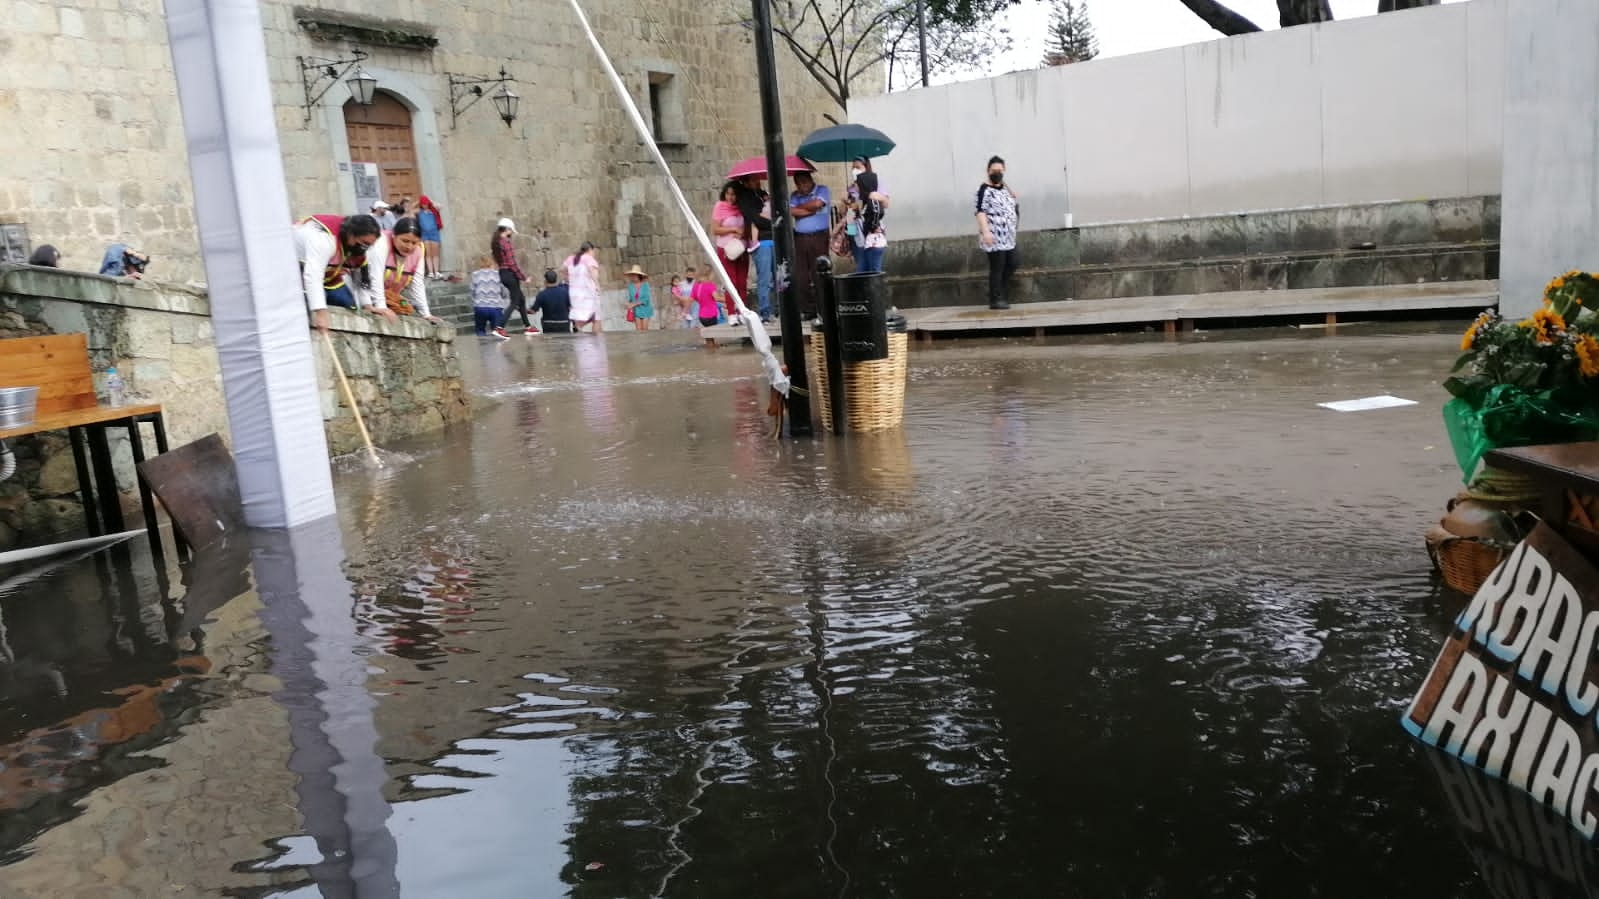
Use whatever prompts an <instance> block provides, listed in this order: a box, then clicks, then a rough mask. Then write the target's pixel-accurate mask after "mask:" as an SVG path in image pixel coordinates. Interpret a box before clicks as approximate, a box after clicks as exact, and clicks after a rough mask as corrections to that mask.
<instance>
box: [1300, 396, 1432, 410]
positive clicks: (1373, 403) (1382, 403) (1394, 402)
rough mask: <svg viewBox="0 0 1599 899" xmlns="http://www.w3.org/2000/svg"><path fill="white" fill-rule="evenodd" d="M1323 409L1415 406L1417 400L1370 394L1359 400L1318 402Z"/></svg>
mask: <svg viewBox="0 0 1599 899" xmlns="http://www.w3.org/2000/svg"><path fill="white" fill-rule="evenodd" d="M1316 405H1318V406H1320V407H1322V408H1323V409H1331V410H1333V411H1334V412H1365V411H1367V410H1370V409H1392V408H1394V407H1395V406H1414V405H1416V401H1415V400H1407V399H1401V398H1399V397H1397V396H1389V395H1387V394H1383V395H1382V396H1368V397H1362V398H1361V399H1358V400H1339V401H1338V402H1336V403H1317V404H1316Z"/></svg>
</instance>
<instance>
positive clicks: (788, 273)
mask: <svg viewBox="0 0 1599 899" xmlns="http://www.w3.org/2000/svg"><path fill="white" fill-rule="evenodd" d="M750 2H751V3H752V5H753V6H754V12H755V69H756V72H757V73H758V74H759V75H760V82H761V84H760V87H761V123H762V125H764V126H765V131H766V181H767V193H768V194H769V195H770V196H771V199H772V270H773V272H775V277H776V280H777V284H775V285H774V287H775V288H776V289H777V301H778V303H780V304H781V312H782V322H783V364H785V365H787V366H788V380H789V384H790V390H789V394H788V432H789V434H790V436H793V437H809V436H811V434H812V433H813V430H812V427H811V384H810V378H808V377H807V376H806V373H805V333H804V331H805V325H804V322H803V321H802V320H801V319H800V309H799V303H798V301H797V300H796V299H795V298H794V296H793V282H794V278H793V275H792V270H793V264H794V217H793V216H792V215H790V214H789V209H788V166H787V165H786V164H785V163H786V157H787V154H786V153H784V151H783V108H782V105H781V104H780V103H779V101H778V96H777V47H776V44H775V43H774V42H773V39H772V6H771V0H750Z"/></svg>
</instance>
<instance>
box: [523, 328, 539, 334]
mask: <svg viewBox="0 0 1599 899" xmlns="http://www.w3.org/2000/svg"><path fill="white" fill-rule="evenodd" d="M522 333H523V334H537V333H539V329H538V328H528V329H527V330H526V331H523V332H522Z"/></svg>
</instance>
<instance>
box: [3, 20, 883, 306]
mask: <svg viewBox="0 0 1599 899" xmlns="http://www.w3.org/2000/svg"><path fill="white" fill-rule="evenodd" d="M584 8H585V10H587V12H588V15H589V17H590V19H591V20H592V22H593V24H594V27H595V29H596V31H597V32H598V34H599V35H600V38H601V40H602V42H603V43H604V44H605V46H606V48H607V49H608V50H609V52H610V53H611V55H612V57H613V61H614V62H615V64H616V66H617V67H618V69H619V70H620V71H621V73H622V75H623V76H624V78H626V79H627V81H628V83H629V85H630V87H631V89H632V92H633V95H634V98H635V100H636V101H637V102H638V103H639V104H640V105H641V107H642V108H643V110H644V111H645V115H646V117H648V116H649V109H650V107H649V87H648V85H649V81H650V77H651V73H655V74H656V75H657V77H666V76H670V77H671V79H672V84H673V85H674V89H675V103H676V108H677V109H678V110H679V111H680V113H681V115H680V116H677V117H675V119H674V121H672V122H671V123H670V124H671V133H669V134H666V135H663V139H664V140H663V152H664V153H665V155H666V157H667V159H668V161H669V162H670V163H671V165H672V168H673V171H674V173H675V175H676V177H677V178H678V180H679V181H680V182H681V183H682V185H683V187H684V189H685V191H687V193H688V195H689V197H690V199H691V200H692V201H693V202H694V205H695V208H696V210H697V211H699V212H701V213H702V214H705V215H708V214H709V211H710V207H711V205H712V203H713V200H714V196H713V194H714V192H715V189H716V187H717V186H718V185H719V183H720V181H721V178H722V176H723V174H724V173H725V172H726V171H727V168H728V167H729V166H730V165H731V164H732V163H734V162H735V161H737V160H739V159H741V158H743V157H746V156H752V155H756V154H758V153H760V152H761V149H762V126H761V117H760V104H759V98H758V96H757V93H756V91H755V71H754V50H753V47H752V45H751V44H749V43H747V42H746V40H745V39H744V35H743V32H742V31H741V30H740V29H739V28H738V26H737V25H736V24H732V23H733V22H736V20H737V17H738V15H739V14H740V10H742V14H744V15H747V14H748V12H749V5H748V4H747V3H745V4H743V5H742V7H740V6H739V4H736V3H720V2H713V3H702V2H696V0H652V2H650V3H644V4H641V3H636V2H634V0H586V2H585V3H584ZM261 15H262V19H263V23H264V25H265V39H266V50H267V55H268V61H269V71H270V73H271V78H272V92H273V96H274V98H275V99H276V101H277V127H278V135H279V142H280V145H281V150H282V154H283V159H284V170H285V175H286V178H287V181H288V188H289V197H290V202H291V207H292V208H291V213H292V214H293V215H294V216H305V215H310V214H314V213H350V212H355V211H358V210H356V209H355V208H354V205H355V191H354V184H353V181H352V176H351V173H350V171H349V169H348V164H349V163H350V162H351V161H352V160H351V158H350V150H349V146H348V140H347V137H346V134H345V121H344V115H345V112H344V104H345V102H346V101H347V100H348V99H349V97H350V93H349V89H348V88H347V87H346V86H345V84H344V83H343V81H342V80H341V81H337V82H335V83H333V85H332V88H331V89H330V90H329V91H328V92H327V94H326V96H324V97H323V98H322V99H321V101H320V102H319V103H318V104H317V106H316V108H315V109H313V110H311V112H310V114H309V115H307V110H306V108H305V105H306V95H305V87H304V83H303V81H302V71H301V66H300V62H299V58H300V57H347V56H348V55H349V48H350V46H351V45H352V44H354V45H359V46H360V47H361V48H362V49H363V50H365V51H366V52H368V53H370V54H371V56H370V58H369V59H368V60H366V62H365V63H363V66H364V67H365V69H366V70H367V71H368V72H369V73H370V74H372V75H373V76H375V77H376V78H377V79H378V90H380V91H384V92H387V93H389V94H391V95H392V96H394V97H395V98H397V99H398V100H399V101H400V102H401V103H403V104H404V105H405V106H406V107H407V108H409V109H410V110H411V117H412V133H413V138H414V141H413V142H414V145H415V149H416V152H417V164H418V166H417V173H418V176H419V177H420V180H421V183H422V192H424V193H427V194H429V195H430V196H431V197H432V198H433V199H434V200H436V201H437V202H438V203H439V205H440V206H441V208H442V210H443V213H444V217H445V224H446V227H445V231H444V253H445V263H446V265H447V267H449V268H451V269H453V270H458V271H460V270H469V269H470V268H471V267H472V261H473V258H474V257H475V256H476V255H477V254H480V253H483V252H485V251H486V250H487V249H488V240H489V236H490V233H491V231H492V229H493V226H494V223H495V221H496V220H497V219H498V218H499V217H501V216H510V217H512V218H514V219H515V220H516V221H517V223H518V224H519V225H520V226H521V228H522V229H523V231H524V232H527V233H526V235H525V236H524V237H523V238H522V239H521V240H520V244H521V250H522V252H523V254H524V255H523V258H524V267H525V268H526V269H527V270H528V273H529V275H530V276H534V277H536V276H537V273H538V272H539V271H541V270H542V269H543V267H544V256H543V254H542V253H541V252H540V251H539V249H538V247H537V244H536V243H535V242H534V241H533V239H532V237H531V234H532V232H533V231H534V230H535V229H538V228H548V229H549V230H550V232H551V245H552V248H551V255H552V256H553V257H554V258H555V259H556V260H557V261H558V260H559V259H560V258H561V257H564V256H565V255H566V254H567V253H570V252H571V251H572V250H574V249H576V247H577V246H578V244H580V243H581V242H583V241H585V240H588V241H592V242H594V243H595V244H596V245H597V246H598V248H599V258H600V260H601V261H602V263H604V265H605V266H606V278H605V281H606V283H605V285H604V286H605V287H607V288H610V289H616V288H619V287H620V286H621V284H622V279H621V272H622V271H623V270H624V268H625V267H626V266H627V265H631V264H633V263H639V264H641V265H643V266H644V267H645V268H646V269H647V270H649V271H651V272H654V273H657V274H660V273H663V272H669V271H680V270H681V269H682V267H683V266H684V264H686V263H690V262H694V263H701V264H703V263H704V262H705V260H703V259H702V258H701V254H700V252H699V250H698V249H697V248H696V246H695V244H694V242H693V240H692V238H691V237H690V233H689V230H688V228H687V227H686V226H685V224H684V222H683V221H682V219H681V216H680V215H679V214H678V212H677V210H676V209H675V207H674V206H673V205H672V203H671V201H670V197H669V194H668V192H667V189H666V184H665V182H664V180H663V178H662V176H661V173H660V172H659V170H658V169H657V168H656V166H655V165H654V163H653V162H651V161H650V158H649V155H648V153H647V152H646V149H645V147H644V146H643V145H642V144H641V143H640V142H639V140H638V137H637V135H636V134H635V133H634V132H633V130H632V127H631V125H630V124H629V122H628V120H627V118H626V117H625V115H624V114H623V111H622V108H621V105H620V103H619V102H618V99H617V97H616V96H615V94H614V92H613V90H612V88H611V86H610V84H609V83H608V81H607V80H606V77H605V75H604V72H603V71H602V69H601V68H600V66H599V63H598V61H597V59H596V58H595V55H594V53H593V51H592V50H591V49H590V47H589V45H588V43H587V41H586V39H585V38H584V36H583V35H582V32H581V31H580V29H579V27H578V23H577V20H576V19H575V17H574V16H573V14H572V11H571V10H570V8H568V6H567V5H566V4H565V3H521V4H517V3H511V4H507V3H503V2H497V0H495V2H490V0H465V2H461V3H442V4H441V3H433V2H427V0H394V2H390V3H385V4H372V3H370V2H366V0H321V2H317V3H307V2H301V3H296V2H294V0H265V2H263V3H262V4H261ZM318 18H320V19H323V20H329V19H343V20H346V21H349V22H352V23H354V25H353V26H352V27H355V28H356V29H357V31H356V32H348V31H343V32H341V31H338V30H337V29H330V28H327V27H319V26H317V25H316V24H315V22H314V20H315V19H318ZM0 21H5V22H6V29H5V33H4V34H0V58H3V59H5V60H6V64H7V79H6V83H5V84H4V85H0V118H3V119H4V121H5V122H6V123H7V125H8V126H9V127H7V128H6V129H5V130H4V131H3V132H0V158H4V159H6V160H7V164H6V165H5V166H4V168H3V169H0V221H4V220H13V221H24V222H26V223H27V224H28V226H29V228H30V233H31V236H32V240H33V242H34V244H35V245H38V244H41V243H50V244H54V245H55V246H57V247H58V248H59V249H61V250H62V251H63V253H64V254H65V256H64V260H63V265H64V266H66V267H69V268H76V269H80V270H89V271H95V270H97V269H98V264H99V260H100V254H101V252H102V251H103V250H104V248H105V246H106V245H107V244H108V243H111V242H114V241H124V242H129V243H132V244H134V245H135V246H137V247H139V248H141V249H143V250H145V251H146V252H149V253H151V254H152V255H153V257H154V262H153V265H152V267H151V269H150V273H151V275H152V276H153V277H159V278H162V279H164V280H167V281H171V282H177V283H187V282H191V281H193V282H199V281H202V280H203V279H204V277H205V276H204V272H203V269H202V267H201V265H200V262H199V255H198V244H197V240H196V237H195V233H194V223H193V216H192V193H191V189H190V184H189V170H188V160H187V154H186V150H185V144H184V136H183V131H182V122H181V116H180V112H179V108H178V104H177V96H176V86H175V83H174V80H173V75H172V61H171V56H170V50H169V48H168V45H167V35H166V23H165V20H164V18H163V15H162V4H161V2H160V0H93V2H86V3H82V4H56V3H45V2H40V0H0ZM359 29H366V30H365V31H364V32H362V31H360V30H359ZM430 43H431V45H429V44H430ZM779 56H780V60H779V76H780V79H781V82H782V89H783V104H784V119H785V126H786V128H787V129H788V134H789V137H790V140H791V142H797V141H798V139H799V137H800V136H802V135H803V134H804V133H805V132H806V131H808V130H810V129H812V128H816V127H820V126H822V125H825V124H828V123H827V121H826V120H825V119H824V118H823V114H827V113H830V114H832V115H834V116H839V115H840V110H838V109H837V108H836V106H835V105H834V104H833V103H832V102H831V101H829V100H827V99H826V97H825V94H824V93H823V91H822V89H821V88H820V86H818V85H816V84H815V83H814V82H813V81H812V80H811V79H810V77H809V76H808V75H806V74H805V73H804V71H803V70H802V69H801V67H800V66H799V64H798V62H797V61H796V60H795V59H793V58H792V56H791V54H790V53H789V52H788V51H787V50H781V49H780V51H779ZM501 66H504V67H505V68H506V70H507V71H508V72H509V73H510V74H511V76H512V77H514V78H516V79H517V81H516V84H515V89H516V91H517V93H519V94H520V95H521V98H522V99H521V108H520V115H519V117H518V118H517V119H516V121H515V122H513V123H512V125H511V127H509V128H508V127H506V125H505V124H504V123H502V122H501V121H500V119H499V118H498V117H497V116H496V115H495V112H494V108H493V105H492V103H490V102H489V101H487V100H483V101H481V102H478V103H477V104H476V105H474V106H473V107H472V108H470V109H467V110H465V111H464V113H463V114H462V115H460V116H459V118H458V119H457V118H456V117H455V116H453V115H452V110H451V98H450V86H449V76H451V75H456V76H470V77H488V76H493V75H495V74H496V73H497V72H498V71H499V69H500V67H501ZM869 80H870V79H863V81H869ZM323 84H324V85H325V84H326V82H324V83H323ZM351 114H352V116H359V115H360V114H361V113H360V110H359V108H358V107H352V113H351ZM669 118H670V117H669ZM357 161H359V160H357ZM386 195H387V194H386ZM360 211H364V210H360ZM607 310H608V312H609V313H611V314H615V310H616V307H615V304H607Z"/></svg>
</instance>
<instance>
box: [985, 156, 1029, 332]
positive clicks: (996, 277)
mask: <svg viewBox="0 0 1599 899" xmlns="http://www.w3.org/2000/svg"><path fill="white" fill-rule="evenodd" d="M1020 219H1021V206H1020V204H1018V203H1017V201H1016V192H1015V191H1013V190H1011V189H1010V185H1008V184H1006V183H1005V160H1003V159H1000V158H999V157H998V156H994V157H992V158H990V159H989V160H988V180H987V181H984V182H983V183H982V184H980V185H978V187H977V236H978V239H979V240H980V241H981V243H982V246H983V252H985V253H987V254H988V308H990V309H1009V308H1010V279H1011V275H1014V274H1015V273H1016V224H1017V222H1018V221H1019V220H1020Z"/></svg>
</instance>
